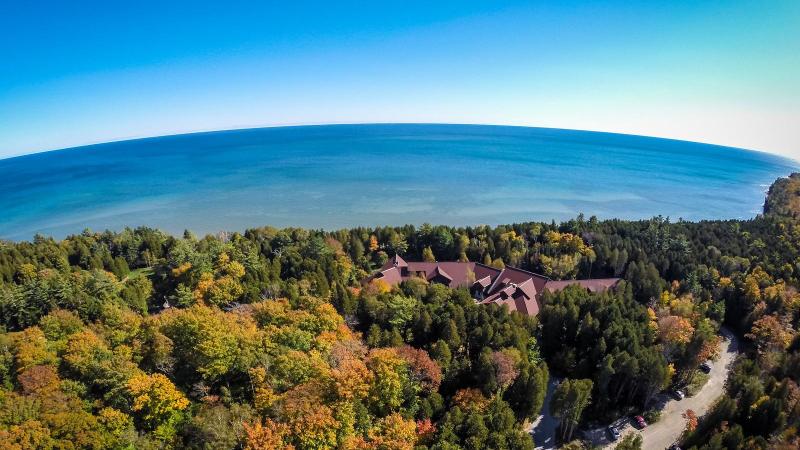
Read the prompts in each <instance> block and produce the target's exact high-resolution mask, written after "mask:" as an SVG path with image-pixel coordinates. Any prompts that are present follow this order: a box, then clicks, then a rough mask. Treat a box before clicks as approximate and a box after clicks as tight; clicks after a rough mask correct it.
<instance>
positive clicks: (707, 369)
mask: <svg viewBox="0 0 800 450" xmlns="http://www.w3.org/2000/svg"><path fill="white" fill-rule="evenodd" d="M700 370H702V371H703V373H710V372H711V364H709V363H707V362H704V363H703V364H700Z"/></svg>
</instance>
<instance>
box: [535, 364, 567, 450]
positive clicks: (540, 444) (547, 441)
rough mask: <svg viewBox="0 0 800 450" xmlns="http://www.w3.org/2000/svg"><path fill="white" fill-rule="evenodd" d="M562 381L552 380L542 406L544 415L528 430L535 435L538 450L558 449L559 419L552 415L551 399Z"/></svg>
mask: <svg viewBox="0 0 800 450" xmlns="http://www.w3.org/2000/svg"><path fill="white" fill-rule="evenodd" d="M560 382H561V380H557V379H555V378H551V379H550V382H549V383H548V384H547V394H546V396H545V398H544V406H542V415H540V416H539V417H538V418H537V419H536V420H535V421H534V422H533V423H532V424H531V426H530V428H528V433H530V434H531V435H533V444H534V445H535V446H536V448H537V449H544V450H550V449H554V448H556V428H557V427H558V419H556V418H555V417H553V416H551V415H550V399H551V398H552V396H553V391H555V390H556V386H558V383H560Z"/></svg>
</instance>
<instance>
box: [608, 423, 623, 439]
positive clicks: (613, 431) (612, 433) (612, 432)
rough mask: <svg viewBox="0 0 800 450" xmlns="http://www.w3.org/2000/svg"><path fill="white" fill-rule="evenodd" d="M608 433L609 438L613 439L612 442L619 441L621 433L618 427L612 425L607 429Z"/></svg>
mask: <svg viewBox="0 0 800 450" xmlns="http://www.w3.org/2000/svg"><path fill="white" fill-rule="evenodd" d="M606 431H608V436H609V437H611V440H612V441H616V440H617V439H619V436H620V433H619V430H618V429H617V427H615V426H613V425H612V426H610V427H608V428H606Z"/></svg>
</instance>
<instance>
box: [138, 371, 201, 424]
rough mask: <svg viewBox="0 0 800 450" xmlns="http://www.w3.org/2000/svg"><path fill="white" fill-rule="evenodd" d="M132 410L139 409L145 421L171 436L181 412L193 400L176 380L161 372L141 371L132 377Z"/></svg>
mask: <svg viewBox="0 0 800 450" xmlns="http://www.w3.org/2000/svg"><path fill="white" fill-rule="evenodd" d="M127 387H128V392H129V394H130V396H131V400H132V405H131V410H132V411H134V412H137V413H139V415H138V417H139V418H140V419H141V421H142V424H143V425H144V426H145V427H146V428H148V429H151V430H154V431H155V432H156V435H160V436H163V437H168V436H171V435H172V434H174V432H175V430H174V424H175V422H176V421H177V419H178V418H179V416H180V414H181V412H182V411H183V410H185V409H186V408H187V407H188V406H189V400H187V399H186V396H184V395H183V393H182V392H181V391H179V390H178V389H177V388H176V387H175V385H174V384H172V381H170V380H169V378H167V377H166V376H164V375H163V374H160V373H154V374H147V373H144V372H142V373H139V374H136V375H134V376H133V377H132V378H131V379H130V380H128V386H127Z"/></svg>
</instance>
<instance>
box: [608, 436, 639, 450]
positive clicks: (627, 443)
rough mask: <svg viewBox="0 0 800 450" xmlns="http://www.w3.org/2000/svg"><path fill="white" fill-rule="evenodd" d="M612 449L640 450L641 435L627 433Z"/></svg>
mask: <svg viewBox="0 0 800 450" xmlns="http://www.w3.org/2000/svg"><path fill="white" fill-rule="evenodd" d="M614 448H615V449H617V450H642V435H641V434H638V433H628V434H626V435H625V437H623V438H622V440H621V441H619V443H618V444H617V445H616V447H614Z"/></svg>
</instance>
